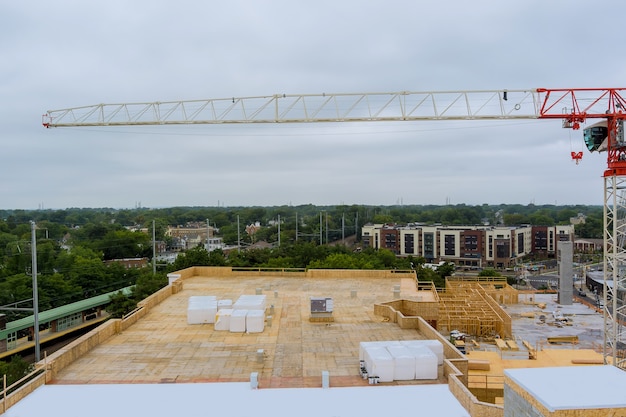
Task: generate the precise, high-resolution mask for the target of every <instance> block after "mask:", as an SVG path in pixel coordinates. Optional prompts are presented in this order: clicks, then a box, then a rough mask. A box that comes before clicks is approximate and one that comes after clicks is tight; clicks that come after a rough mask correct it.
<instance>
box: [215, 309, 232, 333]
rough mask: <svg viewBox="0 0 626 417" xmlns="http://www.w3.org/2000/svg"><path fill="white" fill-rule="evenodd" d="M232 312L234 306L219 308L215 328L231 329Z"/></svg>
mask: <svg viewBox="0 0 626 417" xmlns="http://www.w3.org/2000/svg"><path fill="white" fill-rule="evenodd" d="M232 313H233V309H232V308H222V309H218V310H217V314H216V315H215V330H230V316H231V314H232Z"/></svg>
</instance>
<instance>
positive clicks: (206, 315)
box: [187, 296, 217, 324]
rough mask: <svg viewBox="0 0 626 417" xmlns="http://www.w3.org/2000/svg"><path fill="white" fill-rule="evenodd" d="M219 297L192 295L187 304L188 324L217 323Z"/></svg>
mask: <svg viewBox="0 0 626 417" xmlns="http://www.w3.org/2000/svg"><path fill="white" fill-rule="evenodd" d="M216 313H217V297H215V296H192V297H189V302H188V305H187V324H206V323H215V314H216Z"/></svg>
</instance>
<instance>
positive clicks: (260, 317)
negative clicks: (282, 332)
mask: <svg viewBox="0 0 626 417" xmlns="http://www.w3.org/2000/svg"><path fill="white" fill-rule="evenodd" d="M263 329H265V312H263V311H261V310H249V311H248V314H246V332H248V333H262V332H263Z"/></svg>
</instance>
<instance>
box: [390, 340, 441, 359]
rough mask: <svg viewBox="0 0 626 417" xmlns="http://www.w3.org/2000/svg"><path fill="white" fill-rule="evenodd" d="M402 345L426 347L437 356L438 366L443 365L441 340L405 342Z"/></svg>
mask: <svg viewBox="0 0 626 417" xmlns="http://www.w3.org/2000/svg"><path fill="white" fill-rule="evenodd" d="M400 343H402V345H403V346H416V347H422V346H426V347H427V348H428V349H430V350H431V351H432V352H433V353H434V354H435V355H436V356H437V364H439V365H443V344H442V343H441V342H440V341H439V340H434V339H429V340H403V341H401V342H400Z"/></svg>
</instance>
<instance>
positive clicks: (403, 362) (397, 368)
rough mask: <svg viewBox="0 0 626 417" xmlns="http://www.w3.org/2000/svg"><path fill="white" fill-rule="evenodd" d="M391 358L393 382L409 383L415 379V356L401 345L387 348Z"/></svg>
mask: <svg viewBox="0 0 626 417" xmlns="http://www.w3.org/2000/svg"><path fill="white" fill-rule="evenodd" d="M387 350H388V351H389V353H390V354H391V356H392V357H393V379H394V381H410V380H412V379H415V356H414V355H413V353H412V352H411V351H410V350H409V349H408V348H407V347H406V346H401V345H398V346H396V345H394V346H387Z"/></svg>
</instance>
